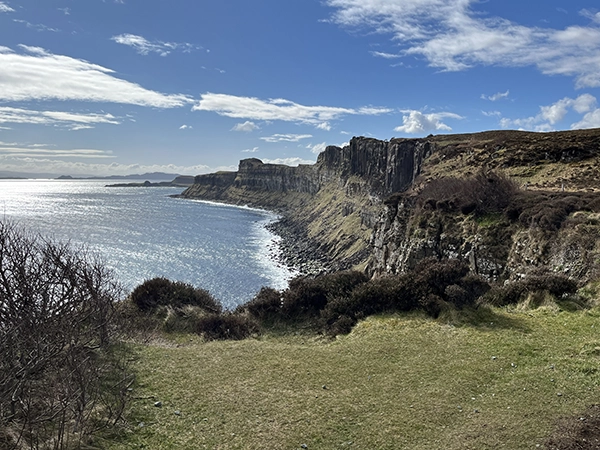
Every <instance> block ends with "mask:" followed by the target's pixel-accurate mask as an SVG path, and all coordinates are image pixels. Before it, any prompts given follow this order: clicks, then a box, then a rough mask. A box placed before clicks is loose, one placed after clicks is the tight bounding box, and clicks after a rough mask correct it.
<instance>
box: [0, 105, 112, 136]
mask: <svg viewBox="0 0 600 450" xmlns="http://www.w3.org/2000/svg"><path fill="white" fill-rule="evenodd" d="M0 123H29V124H36V125H57V126H64V127H67V128H70V129H71V130H82V129H85V128H93V127H92V125H94V124H113V125H118V124H120V123H121V122H120V121H119V119H118V118H117V117H115V116H113V115H112V114H107V113H104V114H96V113H88V114H80V113H70V112H64V111H35V110H31V109H22V108H12V107H9V106H0Z"/></svg>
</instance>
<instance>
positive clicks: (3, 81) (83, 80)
mask: <svg viewBox="0 0 600 450" xmlns="http://www.w3.org/2000/svg"><path fill="white" fill-rule="evenodd" d="M20 48H21V49H22V50H24V52H25V53H22V54H19V53H15V52H14V51H12V50H11V49H10V48H7V47H0V101H13V102H14V101H27V100H62V101H66V100H77V101H89V102H108V103H121V104H130V105H138V106H147V107H156V108H175V107H181V106H184V105H186V104H189V103H191V102H192V101H193V100H192V99H191V98H190V97H188V96H185V95H181V94H163V93H161V92H156V91H152V90H149V89H145V88H143V87H142V86H140V85H138V84H135V83H131V82H129V81H126V80H123V79H120V78H117V77H116V76H115V72H114V71H113V70H111V69H108V68H106V67H102V66H99V65H97V64H92V63H90V62H88V61H85V60H82V59H76V58H71V57H69V56H63V55H54V54H52V53H49V52H47V51H46V50H44V49H42V48H39V47H29V46H25V45H20Z"/></svg>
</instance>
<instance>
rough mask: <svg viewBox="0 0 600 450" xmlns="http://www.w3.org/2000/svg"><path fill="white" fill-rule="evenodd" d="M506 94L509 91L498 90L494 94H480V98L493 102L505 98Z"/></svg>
mask: <svg viewBox="0 0 600 450" xmlns="http://www.w3.org/2000/svg"><path fill="white" fill-rule="evenodd" d="M508 94H510V91H508V90H507V91H506V92H498V93H496V94H494V95H485V94H481V98H482V99H483V100H489V101H491V102H495V101H498V100H501V99H503V98H507V97H508Z"/></svg>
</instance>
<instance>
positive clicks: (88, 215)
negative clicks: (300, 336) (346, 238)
mask: <svg viewBox="0 0 600 450" xmlns="http://www.w3.org/2000/svg"><path fill="white" fill-rule="evenodd" d="M109 183H110V182H109ZM106 184H107V182H106V181H96V180H94V181H91V180H89V181H88V180H85V181H79V180H77V181H71V180H68V181H67V180H0V214H2V218H3V220H10V221H12V222H16V223H18V224H20V225H22V226H24V227H26V228H29V229H31V230H34V231H36V232H39V233H41V234H43V235H44V236H48V237H51V238H53V239H55V240H59V241H69V242H71V243H72V244H74V245H81V244H83V245H85V246H87V247H88V248H89V249H90V250H92V251H93V252H95V253H97V254H99V255H100V256H101V257H102V258H103V260H104V262H105V264H106V265H107V266H108V267H110V268H111V269H113V270H114V272H115V275H116V277H117V279H118V280H120V281H121V283H122V284H123V286H124V287H125V288H126V289H127V290H132V289H133V288H135V287H136V286H137V285H139V284H140V283H142V282H143V281H144V280H146V279H150V278H153V277H156V276H164V277H167V278H169V279H172V280H179V281H184V282H186V283H191V284H193V285H194V286H198V287H201V288H203V289H207V290H209V291H210V292H211V293H212V294H213V295H214V296H215V297H216V298H218V299H219V300H220V301H221V302H222V303H223V305H224V306H225V307H228V308H233V307H235V306H236V305H239V304H241V303H244V302H246V301H248V300H250V299H252V297H253V296H254V294H255V293H256V292H258V291H259V290H260V288H261V287H262V286H271V287H274V288H276V289H283V288H285V287H286V286H287V282H288V280H289V279H290V278H291V277H293V276H294V273H293V272H292V271H291V270H289V269H288V268H287V267H285V266H283V265H282V264H280V263H279V262H278V261H277V257H276V256H277V252H278V245H277V244H278V237H277V236H274V235H273V234H271V233H270V232H268V231H267V230H266V229H265V228H264V226H265V225H266V224H267V223H269V222H271V221H273V220H276V216H275V215H274V214H272V213H270V212H266V211H261V210H257V209H252V208H244V207H233V206H227V205H221V204H215V203H209V202H201V201H195V200H186V199H178V198H172V197H170V195H173V194H179V193H181V192H182V190H183V188H173V187H151V188H141V187H111V188H109V187H105V185H106Z"/></svg>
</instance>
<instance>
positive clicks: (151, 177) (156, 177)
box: [56, 172, 193, 181]
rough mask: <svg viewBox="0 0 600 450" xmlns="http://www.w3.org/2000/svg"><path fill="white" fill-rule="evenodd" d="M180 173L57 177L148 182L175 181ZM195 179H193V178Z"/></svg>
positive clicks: (64, 176)
mask: <svg viewBox="0 0 600 450" xmlns="http://www.w3.org/2000/svg"><path fill="white" fill-rule="evenodd" d="M179 176H180V174H178V173H165V172H151V173H143V174H138V173H134V174H130V175H107V176H89V177H87V176H82V177H74V176H71V175H61V176H59V177H57V178H56V179H57V180H144V181H145V180H148V181H167V180H174V179H175V178H177V177H179ZM192 178H193V177H192Z"/></svg>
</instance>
